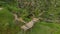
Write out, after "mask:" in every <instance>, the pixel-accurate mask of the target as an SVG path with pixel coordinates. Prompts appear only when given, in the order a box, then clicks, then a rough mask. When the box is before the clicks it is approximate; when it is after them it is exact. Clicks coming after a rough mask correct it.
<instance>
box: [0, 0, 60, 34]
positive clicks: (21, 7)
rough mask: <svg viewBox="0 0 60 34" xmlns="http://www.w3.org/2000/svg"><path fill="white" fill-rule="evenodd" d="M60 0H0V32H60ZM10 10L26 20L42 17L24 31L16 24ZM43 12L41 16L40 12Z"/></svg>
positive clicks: (34, 33)
mask: <svg viewBox="0 0 60 34" xmlns="http://www.w3.org/2000/svg"><path fill="white" fill-rule="evenodd" d="M59 3H60V0H0V8H3V9H2V10H0V34H60V27H59V26H60V23H59V22H60V4H59ZM12 12H15V13H16V14H17V15H18V16H19V17H22V18H23V19H24V20H25V21H26V22H28V21H30V20H31V19H32V17H36V18H39V17H42V18H43V20H41V21H38V22H37V23H36V24H35V26H34V27H33V28H31V29H30V30H28V31H27V32H24V31H22V30H21V29H20V26H21V25H22V24H23V23H21V22H19V23H18V25H16V23H15V21H14V16H13V15H12ZM42 12H44V13H43V14H42V15H41V16H39V14H40V13H42Z"/></svg>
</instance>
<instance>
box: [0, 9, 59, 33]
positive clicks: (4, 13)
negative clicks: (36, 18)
mask: <svg viewBox="0 0 60 34" xmlns="http://www.w3.org/2000/svg"><path fill="white" fill-rule="evenodd" d="M0 34H60V24H57V23H45V22H37V23H36V24H35V26H34V27H33V28H31V29H30V30H28V31H26V32H25V33H23V31H21V29H20V28H19V27H18V26H17V25H15V24H14V22H13V15H12V14H11V13H10V12H9V11H8V10H7V9H3V10H1V11H0Z"/></svg>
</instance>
